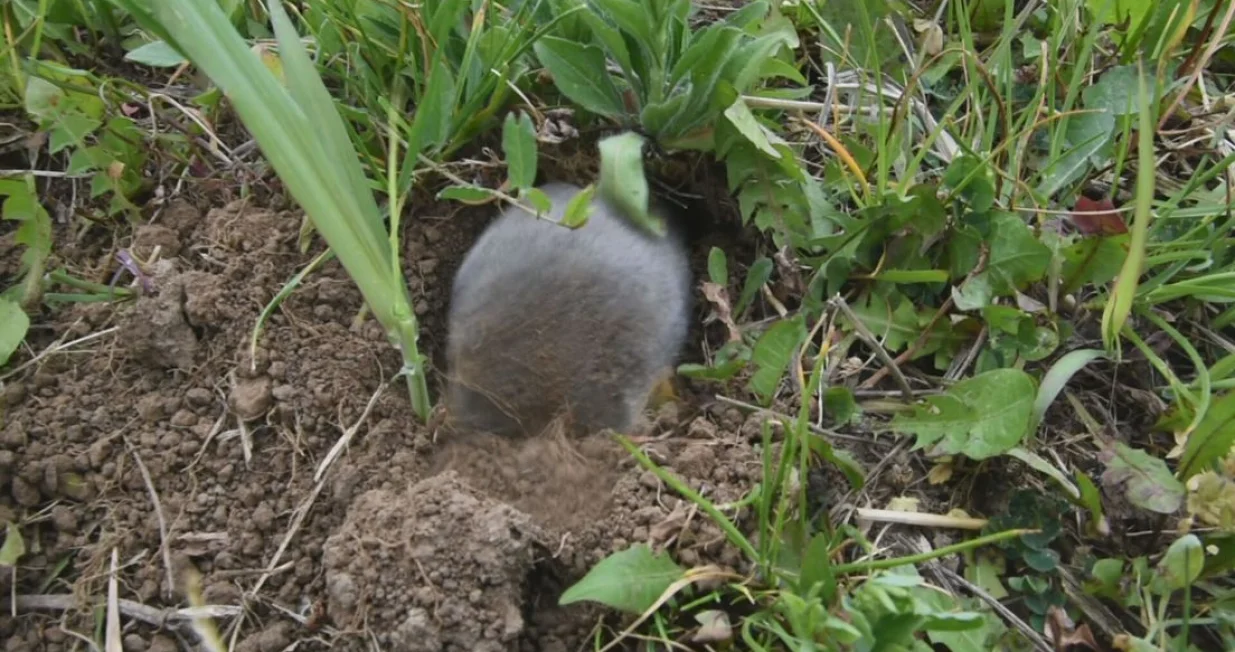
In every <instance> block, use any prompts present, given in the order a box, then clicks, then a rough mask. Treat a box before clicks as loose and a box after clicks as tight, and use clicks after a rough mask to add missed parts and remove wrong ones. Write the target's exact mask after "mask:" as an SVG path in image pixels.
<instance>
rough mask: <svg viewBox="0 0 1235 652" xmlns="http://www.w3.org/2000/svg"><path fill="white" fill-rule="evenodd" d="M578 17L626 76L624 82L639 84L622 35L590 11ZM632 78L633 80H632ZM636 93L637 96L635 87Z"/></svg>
mask: <svg viewBox="0 0 1235 652" xmlns="http://www.w3.org/2000/svg"><path fill="white" fill-rule="evenodd" d="M579 15H580V16H581V17H582V18H583V21H584V22H585V23H587V25H588V27H589V28H590V29H591V30H592V35H593V36H595V37H596V40H597V41H600V44H601V45H603V46H604V48H605V50H606V51H607V52H608V53H609V56H610V57H612V58H613V59H615V60H616V61H617V63H618V66H619V67H620V68H621V69H622V73H623V74H624V75H626V81H627V82H628V83H630V84H632V85H633V84H637V83H639V81H640V80H639V79H638V78H637V77H636V76H635V74H634V69H633V67H632V65H631V58H630V51H629V50H627V49H626V41H624V40H623V39H622V33H621V32H619V31H618V30H617V28H615V27H613V26H612V25H610V24H609V23H607V22H605V19H603V18H601V17H600V16H599V15H597V14H595V13H593V12H591V11H584V12H581V13H580V14H579ZM632 77H635V78H634V79H632ZM636 93H637V94H638V88H637V87H636Z"/></svg>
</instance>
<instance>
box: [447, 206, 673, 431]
mask: <svg viewBox="0 0 1235 652" xmlns="http://www.w3.org/2000/svg"><path fill="white" fill-rule="evenodd" d="M540 189H541V190H542V191H543V192H544V193H545V194H546V195H548V196H549V198H550V199H551V200H552V201H553V210H552V212H551V213H550V214H549V217H550V218H551V219H553V220H555V221H557V220H560V219H561V218H562V214H563V212H564V211H565V209H566V204H567V202H569V201H570V199H571V198H572V197H574V196H575V195H576V194H577V193H578V192H580V190H581V189H580V188H579V187H577V186H573V185H570V184H566V183H549V184H546V185H544V186H541V187H540ZM664 208H665V207H663V206H659V205H657V211H658V214H659V215H661V216H663V217H664V218H665V222H666V223H667V225H668V226H669V227H670V228H669V233H668V234H667V235H666V236H664V237H656V236H654V235H651V234H649V233H647V232H645V231H643V230H641V229H640V228H639V227H637V226H636V225H635V224H634V223H632V222H631V221H629V220H627V219H626V218H625V217H624V216H623V215H621V214H620V212H619V211H618V210H617V208H616V207H615V206H614V205H613V204H611V203H609V202H607V201H605V200H603V199H601V198H600V196H599V193H598V194H596V195H594V196H593V200H592V212H591V216H590V218H589V220H588V222H587V224H585V225H584V226H583V227H582V228H579V229H576V230H571V229H568V228H566V227H563V226H560V225H557V224H552V223H550V222H548V221H545V220H543V219H536V217H535V216H534V215H531V214H529V213H527V212H526V211H524V210H522V209H520V208H516V207H509V206H508V207H507V208H506V209H505V210H504V211H503V212H502V213H501V215H499V216H498V217H497V219H495V220H494V221H493V223H492V224H490V225H489V227H488V228H487V229H486V230H485V232H484V233H483V234H481V236H480V238H479V239H478V240H477V241H476V243H475V244H474V245H473V246H472V248H471V250H469V251H468V253H467V256H466V257H465V258H464V259H463V264H462V265H461V266H460V267H459V271H458V273H457V274H456V275H455V279H454V287H453V289H452V292H451V302H450V313H449V317H448V322H449V323H448V329H449V331H448V332H449V335H448V343H447V353H446V355H447V364H448V367H449V368H448V388H447V397H446V401H447V415H448V420H449V422H450V423H453V424H454V425H455V426H456V427H462V428H465V429H467V430H471V431H484V432H489V433H494V434H501V435H535V434H538V433H540V432H541V431H542V430H543V429H544V428H545V427H546V426H547V425H548V424H549V423H550V422H551V421H552V420H553V419H554V418H556V417H558V416H559V415H561V414H563V411H564V410H568V411H569V421H568V423H569V424H570V425H571V426H572V430H573V432H574V433H575V434H590V433H595V432H597V431H600V430H602V429H604V428H612V429H614V430H618V431H621V430H625V429H628V428H629V427H630V426H631V425H633V423H634V422H635V420H636V419H637V418H638V416H639V414H640V412H641V411H642V410H643V408H644V407H645V404H646V402H647V399H648V397H649V394H650V392H651V390H652V388H653V387H654V386H655V385H656V383H657V381H658V380H659V379H660V378H661V377H662V374H665V373H666V372H668V371H670V370H671V369H672V368H673V365H674V363H675V361H676V357H677V354H678V352H679V349H680V348H681V346H682V343H683V341H684V340H685V338H686V332H687V327H688V321H689V316H690V308H691V298H690V292H691V278H690V268H689V265H688V261H687V254H686V247H685V244H684V242H683V239H682V237H681V234H680V231H679V230H678V229H677V228H676V227H675V225H674V221H673V220H672V219H669V218H670V214H669V213H668V212H667V211H665V210H664Z"/></svg>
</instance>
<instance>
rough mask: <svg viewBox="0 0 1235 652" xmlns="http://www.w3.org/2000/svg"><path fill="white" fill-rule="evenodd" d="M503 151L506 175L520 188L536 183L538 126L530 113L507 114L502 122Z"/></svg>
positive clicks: (511, 182)
mask: <svg viewBox="0 0 1235 652" xmlns="http://www.w3.org/2000/svg"><path fill="white" fill-rule="evenodd" d="M502 153H503V154H505V155H506V176H507V178H508V179H510V185H512V186H514V187H515V188H517V189H519V190H523V189H525V188H531V187H532V184H534V183H536V127H535V126H534V125H533V124H532V118H531V117H530V116H528V114H526V113H523V112H519V116H518V117H517V118H516V117H515V114H514V112H513V111H512V112H510V113H507V114H506V121H505V123H503V124H502Z"/></svg>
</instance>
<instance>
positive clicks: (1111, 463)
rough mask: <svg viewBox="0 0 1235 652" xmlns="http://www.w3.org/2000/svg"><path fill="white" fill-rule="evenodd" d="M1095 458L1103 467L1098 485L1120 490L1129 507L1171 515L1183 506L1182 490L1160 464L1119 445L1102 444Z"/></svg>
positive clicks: (1143, 452)
mask: <svg viewBox="0 0 1235 652" xmlns="http://www.w3.org/2000/svg"><path fill="white" fill-rule="evenodd" d="M1098 458H1099V459H1100V460H1101V461H1102V463H1103V464H1105V465H1106V470H1105V471H1104V472H1103V473H1102V483H1103V484H1105V485H1107V486H1108V487H1123V489H1124V493H1125V494H1126V495H1127V497H1128V500H1129V501H1130V502H1131V503H1132V504H1133V505H1136V506H1137V507H1141V508H1143V509H1148V510H1150V511H1152V512H1158V513H1159V514H1172V513H1174V512H1175V510H1177V509H1179V506H1180V505H1181V504H1182V503H1183V499H1184V486H1183V484H1182V483H1180V482H1179V480H1176V479H1175V476H1173V475H1171V470H1170V469H1169V468H1167V466H1166V462H1164V461H1163V460H1161V459H1159V458H1157V457H1154V456H1153V455H1150V454H1149V453H1146V452H1145V451H1143V450H1138V449H1136V448H1132V447H1131V446H1128V445H1127V444H1125V443H1123V442H1119V441H1114V442H1108V441H1104V442H1103V443H1102V448H1101V449H1100V450H1099V452H1098Z"/></svg>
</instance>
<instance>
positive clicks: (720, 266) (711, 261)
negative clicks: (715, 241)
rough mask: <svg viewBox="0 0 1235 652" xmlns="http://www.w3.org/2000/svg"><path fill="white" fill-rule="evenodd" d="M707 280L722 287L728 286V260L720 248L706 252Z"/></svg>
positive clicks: (713, 248)
mask: <svg viewBox="0 0 1235 652" xmlns="http://www.w3.org/2000/svg"><path fill="white" fill-rule="evenodd" d="M708 280H710V281H712V282H713V283H715V284H717V285H719V286H722V287H723V286H726V285H728V284H729V259H728V258H726V257H725V252H724V250H723V249H721V248H720V247H712V249H711V250H710V251H708Z"/></svg>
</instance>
